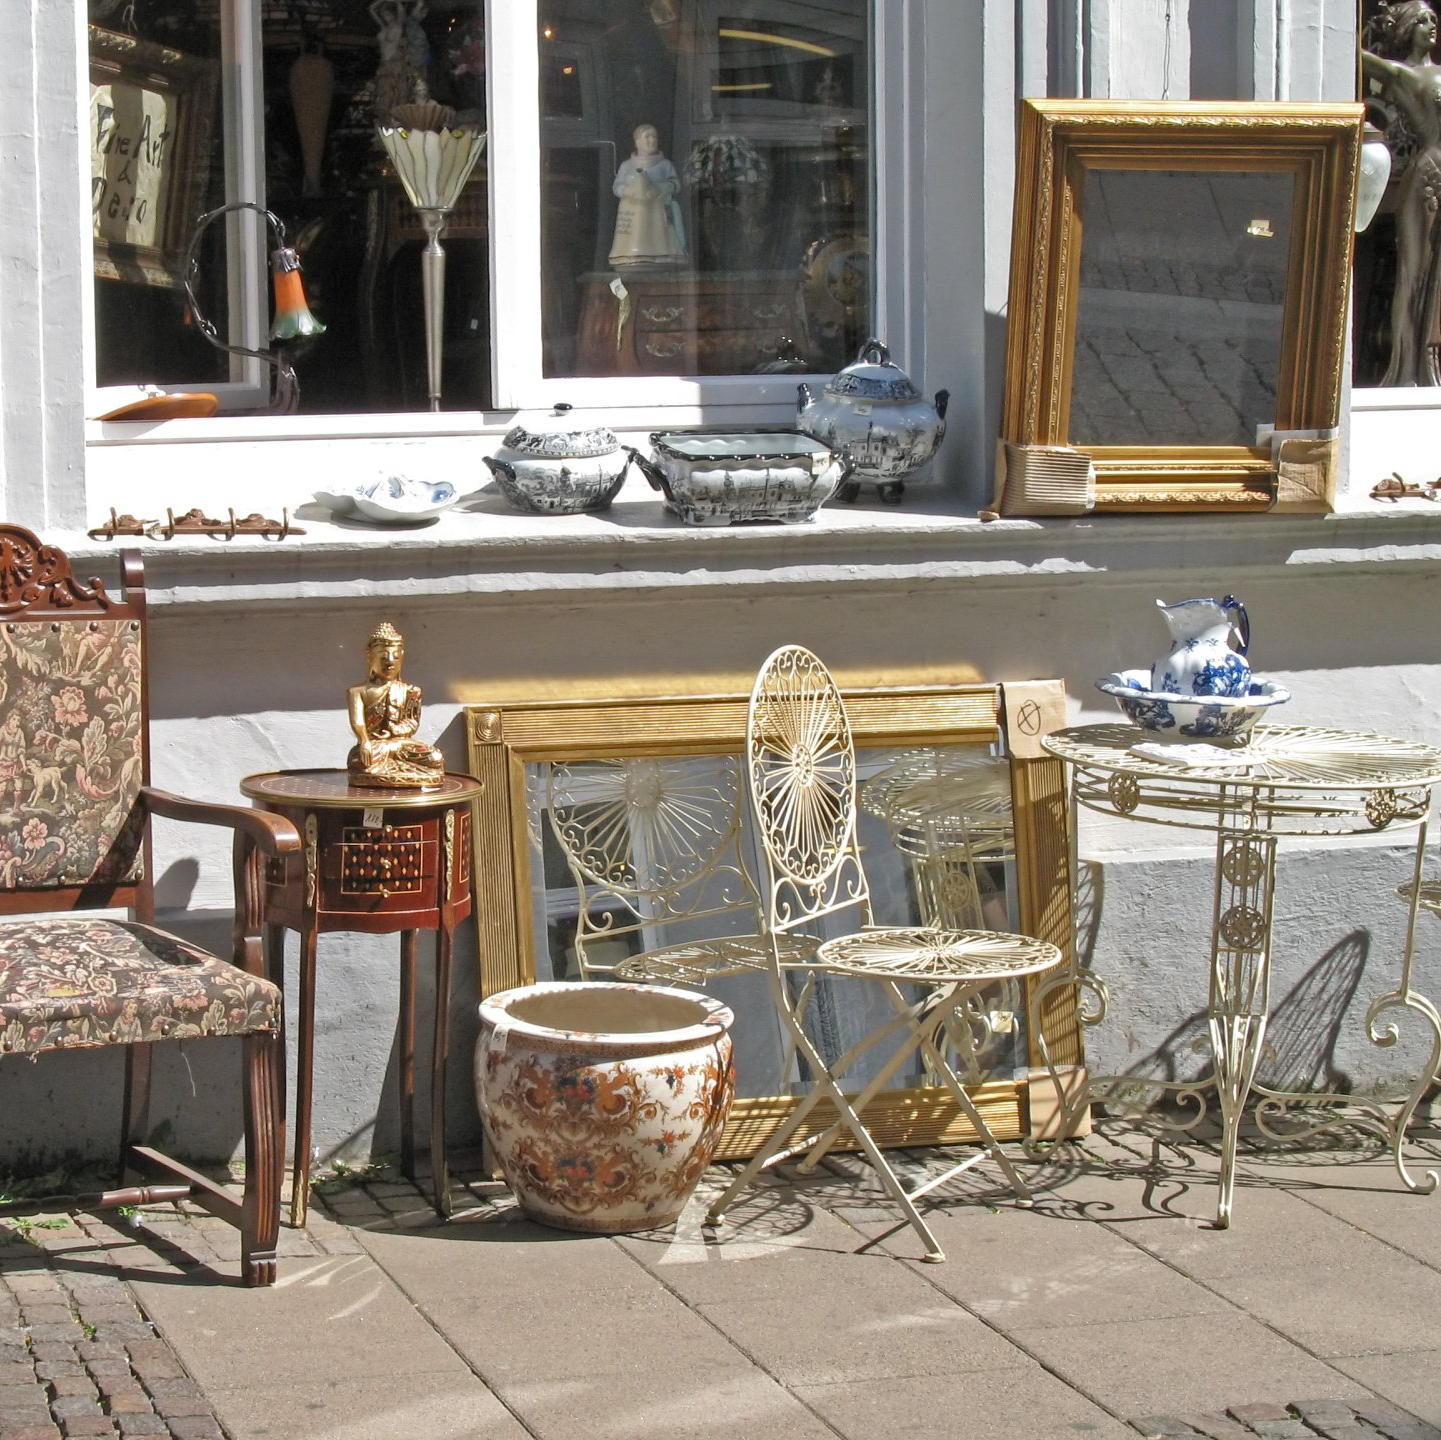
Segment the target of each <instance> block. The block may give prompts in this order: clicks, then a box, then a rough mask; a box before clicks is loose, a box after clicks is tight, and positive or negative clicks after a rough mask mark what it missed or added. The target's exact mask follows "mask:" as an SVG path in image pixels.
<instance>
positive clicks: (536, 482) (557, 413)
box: [482, 404, 631, 515]
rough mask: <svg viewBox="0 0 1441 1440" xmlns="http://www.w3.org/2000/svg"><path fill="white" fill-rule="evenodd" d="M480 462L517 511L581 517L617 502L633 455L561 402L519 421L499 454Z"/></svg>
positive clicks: (611, 433) (600, 426) (610, 436)
mask: <svg viewBox="0 0 1441 1440" xmlns="http://www.w3.org/2000/svg"><path fill="white" fill-rule="evenodd" d="M482 458H483V459H484V460H485V463H486V465H487V467H488V468H489V470H490V473H491V474H492V475H494V476H495V480H496V484H497V485H499V486H500V491H501V494H502V495H504V496H505V498H506V499H507V500H509V501H510V503H511V504H512V505H514V506H515V507H516V509H517V510H528V511H530V512H531V513H532V514H535V515H581V514H584V513H585V512H587V511H591V510H604V509H605V508H606V507H607V506H608V505H609V504H610V502H611V501H612V500H614V499H615V497H616V494H617V493H618V492H619V490H620V487H621V486H622V485H623V484H624V483H625V474H626V471H627V470H628V469H629V468H630V462H631V452H630V451H629V450H628V449H626V448H625V447H624V446H622V445H621V443H620V441H619V440H617V439H616V437H615V435H614V433H613V432H612V431H610V430H608V429H607V428H606V427H605V426H604V425H600V424H593V423H588V422H587V421H586V420H585V418H584V417H583V416H581V415H579V414H578V413H576V412H574V411H572V409H571V407H570V406H569V405H564V404H561V405H557V406H555V408H554V409H552V410H549V411H544V412H540V413H537V414H533V415H526V416H523V417H521V418H520V419H518V420H517V421H516V423H515V425H514V426H512V428H511V429H510V430H509V431H508V432H507V434H506V437H505V440H504V441H503V442H502V445H501V448H500V450H498V451H497V452H496V453H495V454H494V455H486V456H484V457H482Z"/></svg>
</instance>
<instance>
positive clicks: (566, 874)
mask: <svg viewBox="0 0 1441 1440" xmlns="http://www.w3.org/2000/svg"><path fill="white" fill-rule="evenodd" d="M845 700H846V705H847V708H848V711H849V714H850V718H851V723H852V726H853V730H854V734H855V740H856V746H857V752H858V762H859V766H860V774H859V780H860V792H861V806H862V811H863V816H862V832H861V839H862V844H863V846H864V851H865V859H866V868H867V872H868V874H869V876H870V878H871V884H872V890H873V892H874V896H873V898H874V900H875V902H876V908H877V917H876V918H877V921H878V922H879V923H896V924H905V923H937V924H948V925H955V924H959V925H962V926H966V927H973V928H981V927H985V928H1003V929H1013V930H1020V931H1023V932H1025V933H1028V934H1033V935H1036V936H1038V937H1039V938H1042V939H1046V940H1050V941H1052V942H1053V943H1055V944H1057V945H1059V946H1061V947H1062V949H1063V950H1067V951H1068V950H1069V946H1070V943H1071V937H1070V927H1071V919H1070V916H1071V911H1070V890H1069V838H1068V825H1069V814H1068V810H1067V808H1066V805H1065V798H1064V792H1063V787H1062V780H1061V774H1060V768H1059V766H1057V765H1056V764H1054V763H1053V762H1052V761H1051V760H1050V759H1049V757H1038V758H1035V759H1020V758H1016V757H1014V756H1010V755H1008V754H1007V753H1005V748H1004V726H1003V724H1002V714H1003V704H1004V696H1003V692H1002V688H1001V687H998V686H994V685H969V686H944V687H935V686H920V687H896V688H884V687H882V688H868V689H865V690H855V691H847V692H846V693H845ZM466 719H467V738H468V747H469V760H470V768H471V773H472V774H474V775H476V776H477V777H478V778H480V779H481V780H482V782H483V783H484V785H485V794H484V796H483V797H482V798H481V800H479V801H478V802H477V806H476V826H475V851H476V884H477V892H478V894H477V907H476V914H477V917H478V919H477V929H478V941H479V948H480V957H479V958H480V975H481V988H482V992H483V993H486V994H489V993H492V992H494V991H496V990H501V989H505V988H507V987H509V986H513V985H518V984H527V983H531V982H532V981H535V980H545V979H561V978H567V977H569V978H579V977H581V976H586V977H589V978H592V979H597V980H603V979H605V978H606V976H607V973H608V972H609V971H610V970H611V969H612V968H613V967H614V965H616V964H617V963H619V962H620V961H622V960H624V959H625V958H626V957H627V956H629V955H633V954H635V953H637V952H638V951H640V950H643V949H644V950H650V949H653V948H655V947H657V946H659V945H662V944H666V943H671V942H674V941H676V940H680V939H687V940H697V939H702V938H704V939H708V940H709V939H723V938H724V937H728V936H736V935H744V934H745V933H747V932H753V931H755V929H756V916H755V911H754V909H753V908H751V907H750V906H749V905H748V904H747V903H745V897H744V895H743V893H742V892H743V891H744V890H745V888H746V880H745V878H744V875H743V874H741V873H739V872H743V871H745V870H746V869H749V870H750V873H751V874H752V875H754V873H755V860H754V856H755V851H754V837H753V835H752V834H751V832H750V818H749V815H748V814H747V813H746V801H745V795H744V781H743V776H742V775H741V773H740V770H739V759H740V756H741V753H742V751H743V749H744V736H745V719H746V696H744V695H709V696H695V697H691V696H669V697H662V698H659V699H643V700H590V699H583V698H582V699H574V700H566V701H549V702H544V703H537V704H514V705H498V706H487V705H472V706H468V707H467V711H466ZM697 877H699V883H698V884H697V885H695V886H694V887H693V888H691V889H689V890H686V889H685V888H684V886H682V885H680V884H678V883H674V882H678V881H686V882H689V881H691V880H695V879H696V878H697ZM738 901H739V902H740V903H737V902H738ZM837 923H839V924H841V925H842V926H844V925H845V924H848V923H849V918H848V917H846V916H842V917H840V918H839V921H838V922H837ZM687 980H689V983H691V984H704V986H705V988H706V989H707V990H708V992H709V993H711V994H714V995H716V996H717V997H718V998H720V999H722V1000H724V1001H725V1002H726V1003H727V1004H729V1005H730V1006H731V1007H732V1008H733V1009H734V1010H735V1012H736V1016H737V1021H736V1026H735V1031H734V1035H735V1040H736V1046H737V1051H736V1053H737V1070H738V1098H737V1101H736V1104H735V1106H734V1107H733V1110H732V1114H731V1119H730V1122H729V1124H728V1126H727V1130H726V1134H725V1135H724V1137H723V1138H722V1142H721V1146H720V1149H719V1151H718V1155H719V1156H720V1157H721V1158H735V1157H739V1156H742V1155H747V1154H750V1153H751V1152H753V1151H754V1150H755V1149H756V1148H757V1147H758V1146H759V1145H760V1144H761V1143H763V1141H764V1140H765V1138H766V1136H767V1135H768V1134H769V1133H770V1131H771V1129H772V1128H773V1127H774V1126H775V1125H776V1124H778V1123H779V1122H780V1120H781V1119H783V1118H784V1116H785V1115H786V1114H787V1113H788V1112H789V1110H790V1108H791V1107H792V1106H793V1105H794V1104H795V1103H796V1099H797V1097H798V1096H799V1095H801V1094H804V1092H805V1087H806V1083H807V1082H806V1077H805V1075H804V1074H803V1073H800V1072H799V1071H798V1069H797V1066H796V1064H795V1061H794V1057H793V1056H792V1055H791V1054H790V1053H789V1052H788V1049H787V1047H786V1046H785V1045H784V1043H783V1037H782V1031H781V1027H780V1025H779V1023H778V1021H777V1019H776V1016H775V1011H774V1006H773V1003H772V1000H771V997H770V995H769V993H768V991H767V987H766V979H765V976H764V974H763V973H761V971H759V970H753V971H750V972H749V973H747V972H746V970H745V968H744V966H741V967H736V968H732V969H731V970H730V971H729V973H723V974H720V975H718V976H715V977H713V978H707V977H706V976H704V975H698V976H696V977H695V978H694V979H690V978H689V977H684V978H683V979H682V980H680V981H678V982H677V983H687ZM876 988H877V987H874V986H870V987H867V986H864V985H860V984H856V983H855V982H850V983H847V982H846V981H844V980H839V979H831V978H829V977H824V978H822V980H821V981H820V982H818V983H817V986H816V989H815V991H814V993H813V995H812V998H811V1001H810V1006H811V1010H810V1012H809V1013H810V1015H811V1017H812V1021H813V1024H812V1026H811V1028H812V1032H813V1033H814V1034H817V1035H818V1036H819V1037H820V1041H821V1043H822V1044H823V1045H824V1046H825V1047H827V1049H831V1048H834V1050H835V1053H837V1054H838V1053H840V1052H841V1051H842V1050H844V1049H845V1048H846V1046H847V1045H848V1044H849V1042H850V1039H851V1038H854V1036H855V1034H856V1033H858V1032H859V1031H861V1030H864V1029H865V1028H867V1025H868V1019H869V1018H870V1017H868V1014H867V1013H866V1012H865V1011H864V1010H862V1009H861V1008H860V1007H862V1006H865V1005H870V1004H874V1003H875V1001H876V997H875V996H874V995H872V993H871V992H872V991H873V990H875V989H876ZM1038 1032H1041V1033H1043V1034H1044V1037H1045V1041H1046V1045H1047V1047H1048V1052H1049V1054H1050V1057H1051V1058H1052V1059H1053V1060H1055V1061H1058V1062H1059V1063H1060V1064H1062V1065H1065V1064H1079V1063H1080V1060H1081V1055H1080V1038H1079V1027H1078V1022H1077V1018H1076V1014H1075V1006H1074V997H1073V995H1072V993H1071V991H1070V990H1069V989H1068V988H1066V987H1061V988H1060V989H1053V990H1051V991H1049V992H1048V995H1047V997H1046V999H1045V1001H1044V1003H1043V1004H1042V1005H1041V1006H1040V1007H1039V1010H1038V1013H1037V1007H1035V1006H1033V1005H1032V1004H1031V1003H1030V997H1029V995H1028V994H1023V993H1020V990H1019V988H1017V989H1016V991H1015V993H1009V992H1006V993H1000V992H998V993H996V994H994V995H989V994H988V995H987V996H986V997H985V999H984V1003H983V1004H982V1005H979V1006H977V1007H976V1009H975V1011H974V1013H972V1014H970V1015H968V1017H967V1022H966V1024H965V1025H963V1026H960V1027H956V1029H955V1030H954V1031H953V1033H951V1034H949V1035H948V1036H947V1043H948V1045H949V1046H950V1053H951V1055H952V1056H953V1057H955V1059H956V1061H957V1068H958V1070H959V1072H960V1073H961V1074H962V1075H963V1077H964V1078H965V1079H966V1084H967V1091H968V1093H970V1094H971V1095H972V1098H973V1100H974V1101H975V1103H976V1104H977V1106H978V1108H979V1109H980V1110H981V1112H982V1114H983V1115H984V1117H985V1119H986V1121H987V1123H988V1124H989V1125H991V1127H992V1128H993V1129H994V1131H995V1133H996V1134H997V1136H998V1137H999V1138H1002V1139H1006V1138H1016V1137H1018V1136H1021V1135H1025V1134H1028V1133H1030V1132H1031V1130H1032V1129H1033V1128H1034V1127H1033V1126H1032V1117H1031V1115H1030V1104H1029V1100H1030V1096H1029V1085H1030V1080H1031V1074H1032V1070H1033V1068H1034V1067H1036V1066H1038V1065H1039V1064H1040V1060H1039V1058H1038V1054H1039V1052H1038V1045H1039V1043H1040V1033H1038ZM906 1068H907V1071H908V1073H907V1074H906V1075H905V1076H904V1078H903V1079H898V1081H897V1083H896V1086H895V1088H894V1089H892V1090H891V1091H889V1092H888V1093H887V1095H886V1096H885V1098H884V1102H881V1101H878V1102H877V1110H876V1111H875V1112H873V1113H876V1114H877V1115H878V1116H883V1118H881V1119H878V1120H877V1123H876V1124H875V1125H874V1126H873V1127H872V1128H873V1133H874V1134H876V1136H877V1138H878V1139H879V1140H880V1142H881V1143H882V1144H891V1145H903V1144H904V1145H925V1144H939V1143H949V1142H955V1141H966V1140H969V1139H972V1138H973V1135H972V1132H971V1128H970V1126H969V1124H968V1123H967V1122H966V1121H965V1119H964V1117H962V1116H960V1115H959V1114H958V1108H957V1106H956V1105H955V1102H954V1100H953V1099H951V1097H950V1096H949V1095H948V1094H947V1093H946V1092H945V1091H944V1090H943V1089H942V1088H941V1087H939V1086H933V1085H931V1084H930V1083H929V1079H928V1077H927V1075H926V1074H925V1070H924V1066H923V1065H922V1064H921V1063H920V1057H919V1056H917V1057H915V1063H914V1064H910V1065H908V1066H907V1067H906ZM858 1078H860V1079H864V1078H865V1077H864V1075H863V1074H861V1075H859V1076H858Z"/></svg>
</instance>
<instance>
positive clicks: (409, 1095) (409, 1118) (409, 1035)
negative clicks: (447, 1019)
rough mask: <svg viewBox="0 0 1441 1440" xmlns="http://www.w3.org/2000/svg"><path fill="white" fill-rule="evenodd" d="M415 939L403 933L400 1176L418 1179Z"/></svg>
mask: <svg viewBox="0 0 1441 1440" xmlns="http://www.w3.org/2000/svg"><path fill="white" fill-rule="evenodd" d="M415 940H416V932H415V931H414V930H402V931H401V933H400V1173H401V1174H402V1175H404V1176H405V1178H406V1179H407V1180H411V1181H413V1180H414V1179H415Z"/></svg>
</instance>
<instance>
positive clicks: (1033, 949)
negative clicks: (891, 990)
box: [812, 925, 1060, 985]
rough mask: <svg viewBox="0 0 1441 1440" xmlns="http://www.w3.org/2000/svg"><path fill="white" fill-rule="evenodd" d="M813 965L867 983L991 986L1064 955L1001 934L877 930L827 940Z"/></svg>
mask: <svg viewBox="0 0 1441 1440" xmlns="http://www.w3.org/2000/svg"><path fill="white" fill-rule="evenodd" d="M812 963H813V965H814V968H815V969H817V970H822V971H824V972H825V973H826V974H829V975H850V976H860V977H862V978H864V979H867V980H895V981H900V982H902V983H904V982H907V981H921V982H923V983H924V984H927V985H946V984H956V985H989V984H991V983H992V982H993V981H997V980H1016V979H1020V978H1022V977H1023V976H1027V975H1038V974H1040V973H1041V972H1042V971H1043V970H1049V969H1050V968H1051V967H1052V966H1053V965H1056V964H1059V963H1060V952H1059V951H1058V950H1057V949H1056V947H1055V946H1054V945H1050V944H1047V943H1046V942H1045V941H1044V940H1033V939H1031V938H1030V937H1029V936H1027V935H1011V934H1008V933H1006V932H1004V931H1000V930H940V929H936V928H934V927H932V926H929V925H904V926H878V927H876V928H875V929H871V930H863V931H860V932H858V933H856V934H854V935H841V936H838V937H837V938H836V939H834V940H827V941H825V942H824V943H823V944H822V945H821V946H820V949H819V950H818V951H817V952H816V957H815V960H814V961H813V962H812Z"/></svg>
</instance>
